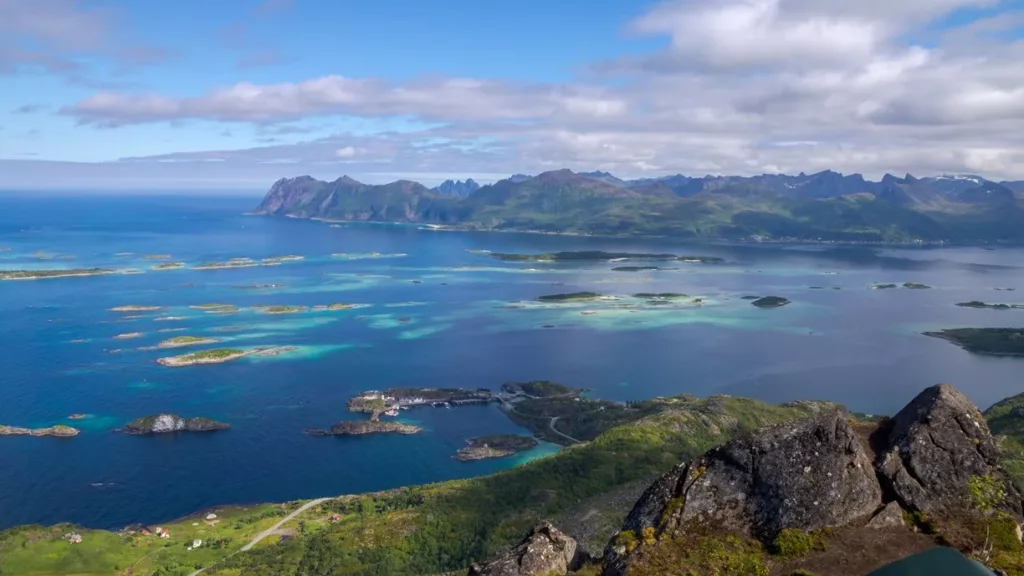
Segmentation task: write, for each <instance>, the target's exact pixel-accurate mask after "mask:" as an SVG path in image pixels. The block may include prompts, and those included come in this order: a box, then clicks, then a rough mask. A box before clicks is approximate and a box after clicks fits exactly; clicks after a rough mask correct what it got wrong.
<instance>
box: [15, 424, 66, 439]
mask: <svg viewBox="0 0 1024 576" xmlns="http://www.w3.org/2000/svg"><path fill="white" fill-rule="evenodd" d="M77 435H78V430H77V429H76V428H72V427H70V426H63V425H60V424H58V425H57V426H50V427H49V428H18V427H17V426H4V425H2V424H0V436H56V437H58V438H70V437H72V436H77Z"/></svg>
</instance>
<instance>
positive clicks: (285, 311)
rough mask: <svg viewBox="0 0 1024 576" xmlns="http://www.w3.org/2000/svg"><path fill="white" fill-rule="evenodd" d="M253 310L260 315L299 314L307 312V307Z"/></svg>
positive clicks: (254, 307)
mask: <svg viewBox="0 0 1024 576" xmlns="http://www.w3.org/2000/svg"><path fill="white" fill-rule="evenodd" d="M252 309H253V310H255V311H257V312H259V313H261V314H299V313H301V312H306V311H308V310H309V307H307V306H282V305H273V306H253V307H252Z"/></svg>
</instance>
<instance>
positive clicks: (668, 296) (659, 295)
mask: <svg viewBox="0 0 1024 576" xmlns="http://www.w3.org/2000/svg"><path fill="white" fill-rule="evenodd" d="M633 298H642V299H644V300H675V299H676V298H689V296H688V295H686V294H679V293H678V292H638V293H636V294H633ZM755 299H756V298H755Z"/></svg>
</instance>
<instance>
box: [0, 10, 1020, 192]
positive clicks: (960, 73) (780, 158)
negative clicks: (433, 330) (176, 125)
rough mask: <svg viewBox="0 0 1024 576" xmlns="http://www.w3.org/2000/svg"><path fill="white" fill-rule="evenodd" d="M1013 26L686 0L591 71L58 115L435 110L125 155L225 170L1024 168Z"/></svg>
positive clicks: (278, 125) (325, 80) (262, 121)
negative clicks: (315, 131)
mask: <svg viewBox="0 0 1024 576" xmlns="http://www.w3.org/2000/svg"><path fill="white" fill-rule="evenodd" d="M2 1H4V0H0V2H2ZM964 10H967V11H968V12H963V11H964ZM958 11H960V12H958ZM954 14H957V18H950V16H951V15H954ZM965 14H966V16H965ZM971 14H974V15H976V16H975V17H972V16H970V15H971ZM977 15H980V16H977ZM951 22H957V23H958V24H957V25H956V26H954V27H950V26H951V24H950V23H951ZM1021 23H1024V17H1022V16H1020V15H1019V14H1017V13H1014V12H1001V11H1000V6H999V5H998V2H997V1H996V0H900V1H893V0H862V1H861V2H849V1H847V0H714V1H712V0H700V1H698V0H684V1H674V2H667V3H663V4H660V5H657V6H654V7H653V8H651V9H650V11H648V12H647V13H646V14H640V15H638V16H637V18H636V19H635V20H634V21H632V22H630V23H624V24H625V27H626V28H627V30H628V31H629V32H631V33H633V34H640V35H646V36H657V37H665V38H667V39H668V43H667V45H666V46H665V47H664V48H662V49H659V50H657V51H655V52H653V53H650V54H647V55H645V56H639V57H638V56H632V57H629V58H621V59H618V60H615V61H613V62H604V63H600V64H595V65H594V66H592V67H591V68H590V71H589V73H588V74H587V75H586V81H583V80H576V81H567V82H564V83H560V84H542V85H541V84H523V83H517V82H512V81H501V80H483V79H477V78H421V79H418V80H412V81H405V82H394V81H385V80H382V79H377V78H352V77H345V76H338V75H326V76H320V77H315V78H310V79H307V80H304V81H298V82H285V83H277V84H257V83H245V82H242V83H228V84H225V85H222V86H218V87H213V88H211V89H209V90H208V91H206V92H204V93H196V94H193V95H190V96H185V97H181V96H168V95H163V94H157V93H141V92H129V91H110V90H107V91H100V92H96V93H94V94H92V95H91V96H88V97H86V98H84V99H82V100H80V101H79V102H77V103H74V104H72V105H69V106H66V107H65V108H63V109H62V110H61V113H62V114H65V115H67V116H70V117H72V118H75V119H77V120H78V122H80V123H81V124H83V125H89V126H98V127H118V126H124V125H132V124H146V123H168V122H186V123H187V122H190V121H200V120H201V121H221V122H231V123H252V124H256V125H258V126H260V127H261V131H263V132H266V133H268V134H269V135H273V133H272V131H273V130H282V132H281V133H282V134H285V133H288V132H286V131H285V130H287V129H286V128H284V126H285V124H283V123H286V122H290V121H295V120H302V119H307V118H316V117H325V116H333V115H347V116H357V117H365V118H391V117H401V118H411V119H413V120H414V121H418V124H421V125H426V126H430V127H429V128H423V129H419V130H415V131H405V132H402V133H378V134H372V135H366V134H362V135H354V134H338V135H336V136H332V137H328V138H319V139H313V140H309V141H306V142H299V143H290V144H280V143H275V145H273V146H263V147H258V148H252V149H246V150H233V151H216V152H208V153H190V154H174V155H170V157H156V158H151V159H131V160H130V161H129V160H125V161H124V162H126V163H129V164H132V165H145V164H146V163H148V162H153V161H165V160H168V159H173V160H175V162H181V163H188V162H206V163H208V160H209V159H210V158H217V159H219V160H218V162H216V163H214V164H217V165H219V166H220V167H221V168H223V169H224V170H229V169H231V170H233V169H235V168H233V167H238V166H244V165H247V164H250V165H254V166H255V165H258V166H267V165H274V164H275V163H276V164H280V163H287V164H289V165H290V166H291V167H292V169H294V170H295V171H296V173H298V172H301V171H309V172H313V173H318V174H319V173H323V172H324V171H330V170H332V169H333V170H342V169H343V170H344V171H345V172H347V173H350V174H353V175H357V176H358V175H359V174H360V173H363V174H369V173H373V174H377V175H380V174H384V173H385V172H386V170H385V169H384V168H382V167H387V169H389V170H394V172H388V173H390V174H398V173H399V172H401V173H416V174H437V175H439V177H442V176H447V175H453V176H454V175H458V174H501V173H511V172H538V171H541V170H545V169H552V168H561V167H568V168H572V169H577V170H592V169H598V168H599V169H602V170H610V171H613V172H616V173H618V174H620V175H622V176H650V175H655V174H662V173H674V172H682V173H687V174H698V175H702V174H706V173H712V174H752V173H763V172H778V171H784V172H799V171H807V172H811V171H816V170H824V169H836V170H841V171H845V172H862V173H865V174H866V175H868V176H871V177H878V176H880V175H881V174H883V173H885V172H894V173H899V174H902V173H904V172H908V171H909V172H912V173H917V174H930V173H941V172H959V171H964V172H980V173H983V174H986V175H988V176H990V177H993V178H1008V179H1024V144H1022V143H1021V139H1020V134H1021V133H1024V66H1021V65H1020V62H1024V42H1021V41H1020V40H1015V39H1014V37H1013V34H1011V32H1013V31H1014V30H1018V29H1019V27H1020V25H1021ZM914 39H917V40H916V41H915V40H914ZM332 167H333V168H332ZM208 169H209V170H212V169H214V168H204V170H208Z"/></svg>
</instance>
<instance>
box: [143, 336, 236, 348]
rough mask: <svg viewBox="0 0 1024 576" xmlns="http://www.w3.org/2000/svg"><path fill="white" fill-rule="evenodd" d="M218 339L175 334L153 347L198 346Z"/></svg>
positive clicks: (215, 341) (214, 342) (212, 342)
mask: <svg viewBox="0 0 1024 576" xmlns="http://www.w3.org/2000/svg"><path fill="white" fill-rule="evenodd" d="M217 342H220V340H218V339H216V338H206V337H203V336H175V337H174V338H168V339H167V340H164V341H163V342H161V343H159V344H157V345H156V346H154V348H182V347H184V346H199V345H201V344H216V343H217Z"/></svg>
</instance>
